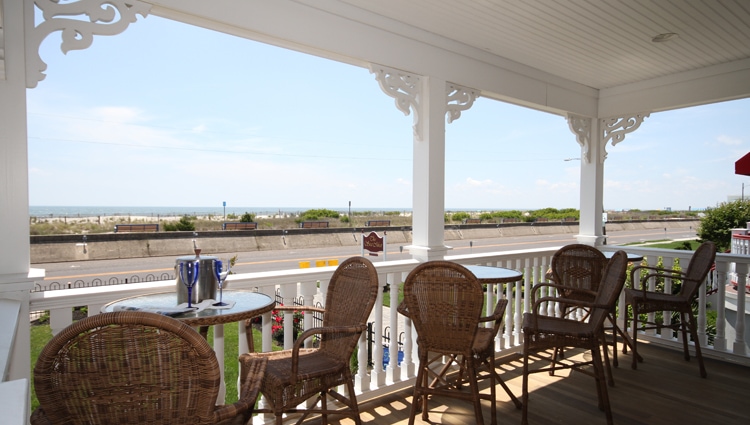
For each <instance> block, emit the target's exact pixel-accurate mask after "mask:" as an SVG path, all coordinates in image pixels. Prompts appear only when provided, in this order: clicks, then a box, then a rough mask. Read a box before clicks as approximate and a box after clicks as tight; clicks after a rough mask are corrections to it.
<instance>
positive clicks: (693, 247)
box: [625, 239, 701, 251]
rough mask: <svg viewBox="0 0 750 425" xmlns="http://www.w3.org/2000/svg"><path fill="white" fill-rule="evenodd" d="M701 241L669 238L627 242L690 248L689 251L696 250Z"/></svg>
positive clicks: (662, 246) (667, 247)
mask: <svg viewBox="0 0 750 425" xmlns="http://www.w3.org/2000/svg"><path fill="white" fill-rule="evenodd" d="M700 244H701V243H700V242H699V241H698V240H697V239H693V240H689V241H670V240H669V239H663V240H655V241H646V242H634V243H628V244H625V245H626V246H635V245H638V246H647V247H649V248H659V249H682V250H688V251H695V250H696V249H697V248H698V246H700Z"/></svg>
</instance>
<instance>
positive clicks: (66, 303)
mask: <svg viewBox="0 0 750 425" xmlns="http://www.w3.org/2000/svg"><path fill="white" fill-rule="evenodd" d="M624 248H625V249H627V251H629V252H633V253H637V254H641V255H643V256H644V257H645V259H646V261H648V263H649V264H652V265H653V264H656V262H657V261H658V257H663V263H664V265H666V266H669V265H672V264H674V263H675V261H677V260H678V259H679V262H680V264H681V265H682V267H685V266H686V265H687V264H688V262H689V260H690V256H691V255H692V251H675V250H660V249H652V248H638V247H624ZM603 249H604V250H608V251H610V250H617V249H619V247H615V246H607V247H604V248H603ZM556 250H557V248H543V249H534V250H523V251H504V252H496V253H485V254H469V255H456V256H448V257H446V260H449V261H455V262H458V263H462V264H481V265H490V266H501V267H508V268H513V269H517V270H520V271H522V272H523V279H522V280H521V281H519V282H516V283H515V284H509V285H506V287H505V288H504V291H503V294H502V295H503V296H505V297H507V298H508V299H509V308H508V309H507V311H506V317H505V330H504V332H502V333H501V334H500V335H498V338H497V341H496V348H497V351H498V353H499V354H505V353H508V352H510V351H517V350H518V347H519V345H520V344H521V343H522V331H521V318H522V315H523V312H524V311H526V310H528V309H529V301H528V300H526V299H524V298H523V297H522V296H517V295H520V294H523V293H525V292H527V291H528V290H530V288H531V286H532V285H534V284H535V283H537V282H540V281H542V280H543V278H544V274H545V272H546V270H547V268H548V267H549V263H550V259H551V257H552V254H553V253H554V252H555V251H556ZM417 264H418V263H417V261H416V260H400V261H388V262H378V263H375V266H376V268H377V270H378V275H379V278H380V284H381V290H380V291H379V292H378V299H377V302H376V304H375V307H374V309H373V313H372V316H371V321H372V322H374V323H373V328H374V329H373V330H374V335H375V336H376V343H375V344H373V353H372V362H373V364H374V365H376V367H374V368H372V369H370V370H368V369H367V368H363V367H362V368H359V371H358V372H357V375H356V378H355V379H356V382H355V385H356V388H357V390H358V392H360V393H361V395H360V396H359V399H360V400H367V399H372V398H375V397H378V396H379V395H381V394H385V393H387V392H391V391H394V390H397V389H399V388H403V387H406V386H408V385H410V384H411V382H412V380H413V378H414V377H415V375H414V373H415V369H416V367H415V362H416V359H417V357H416V344H415V340H416V335H415V334H414V332H412V327H411V326H410V322H409V321H408V320H405V319H403V318H401V319H400V318H399V315H398V314H397V312H396V309H395V303H396V302H397V301H396V294H397V291H395V290H394V291H393V294H394V295H393V299H392V304H393V307H394V308H391V309H387V308H384V307H383V302H382V300H383V290H382V287H383V285H385V284H386V282H387V283H390V284H393V288H394V289H395V288H396V286H397V284H398V283H400V282H402V281H403V280H404V278H405V276H406V275H407V274H408V273H409V272H410V271H411V270H412V269H413V268H414V267H415V266H416V265H417ZM732 267H734V269H735V270H736V271H737V272H738V274H739V276H740V278H739V279H740V280H741V282H740V284H741V285H742V284H744V283H745V281H746V279H747V273H748V269H749V268H750V257H747V256H738V255H732V254H719V255H717V264H716V272H715V273H713V275H712V277H711V279H709V285H711V287H712V288H713V289H714V290H715V293H714V294H713V295H711V297H710V300H711V301H710V302H708V300H709V298H707V296H706V294H705V292H704V291H702V292H701V296H700V299H699V301H700V314H699V317H698V325H699V331H698V333H699V338H700V339H701V344H702V346H703V347H706V348H705V350H704V355H705V356H712V357H718V358H723V359H727V360H731V361H734V362H739V363H743V364H747V365H750V356H749V355H748V350H747V347H746V342H745V340H744V329H745V320H744V317H745V315H744V314H738V315H737V320H736V321H735V323H729V324H728V325H729V326H731V327H732V328H733V330H734V334H735V335H736V338H735V340H734V341H728V339H727V337H726V335H727V332H726V327H727V323H725V322H726V315H725V310H724V308H718V309H717V308H716V307H717V306H723V305H724V304H725V301H726V297H727V285H726V283H727V282H728V281H727V273H728V271H729V270H730V268H732ZM334 270H335V266H331V267H320V268H310V269H295V270H285V271H274V272H261V273H247V274H237V275H232V276H230V278H229V282H230V283H229V287H230V288H233V289H257V290H258V291H259V292H262V293H265V294H268V295H271V296H274V295H275V294H276V290H277V288H278V289H279V293H280V294H281V296H282V297H283V298H284V302H285V304H287V305H291V304H292V302H293V300H294V299H300V298H301V299H303V300H304V303H305V304H306V305H312V303H313V298H314V297H315V296H316V295H317V296H318V297H320V296H321V295H322V294H325V292H326V288H327V283H328V280H329V279H330V277H331V275H332V273H333V271H334ZM318 282H320V287H319V288H318ZM174 285H175V283H174V281H162V282H150V283H138V284H129V285H119V286H106V287H94V288H81V289H68V290H58V291H47V292H39V293H32V294H31V301H30V304H31V305H30V311H40V310H47V311H49V312H50V324H51V327H52V331H53V333H57V332H59V331H60V330H61V329H63V328H64V327H65V326H68V325H69V324H71V323H72V321H73V315H72V310H73V307H76V306H82V305H86V306H88V309H89V314H94V313H96V312H98V311H99V310H100V308H101V306H102V305H104V304H106V303H108V302H110V301H114V300H116V299H120V298H123V297H127V296H133V295H141V294H147V293H156V292H164V291H171V290H174ZM493 286H494V285H490V288H488V291H487V294H488V297H487V298H488V299H487V304H488V306H490V307H492V306H494V302H495V299H494V298H493V297H494V295H493V294H494V293H495V291H494V288H493ZM736 297H737V311H744V309H745V293H744V292H743V291H740V292H739V293H738V294H737V295H736ZM623 307H624V296H623V297H621V299H620V308H621V309H622V308H623ZM707 308H713V309H717V324H716V334H715V337H714V339H713V344H712V345H708V344H707V342H708V334H707V332H706V314H705V313H706V309H707ZM550 313H551V314H554V312H553V311H551V312H550ZM384 316H385V317H384ZM384 319H385V320H384ZM306 320H307V319H306ZM310 320H311V319H310ZM619 321H620V322H621V323H620V325H621V326H623V323H622V322H624V320H623V319H619ZM292 322H293V321H292V320H286V321H285V325H286V326H292ZM399 323H404V324H405V326H404V327H405V328H406V329H400V327H401V325H400V324H399ZM310 325H311V323H310V321H309V320H308V321H306V323H305V326H306V327H309V326H310ZM384 327H390V335H393V336H394V338H395V337H396V336H397V335H399V333H400V332H403V333H404V336H405V338H404V359H403V361H402V362H401V364H398V362H397V361H396V359H397V353H396V352H395V351H394V352H392V353H390V354H391V361H390V362H389V364H388V366H387V367H386V368H385V369H384V370H383V368H382V367H377V365H382V364H383V362H382V360H383V344H382V343H380V341H379V340H378V339H377V338H379V336H380V335H383V330H384ZM287 330H288V332H285V336H289V337H288V338H286V341H285V345H287V346H290V345H291V343H292V340H291V335H292V332H291V329H287ZM639 338H643V339H648V340H650V341H652V342H655V343H658V344H663V345H666V346H670V347H672V348H675V349H677V350H681V345H680V344H679V341H678V340H676V339H675V338H673V337H672V336H671V335H670V334H667V333H665V334H662V335H656V334H654V333H648V334H644V335H643V336H639ZM271 342H272V336H271V313H266V314H265V315H264V316H263V317H262V347H261V349H262V350H263V351H270V349H271ZM730 345H731V347H730ZM392 347H395V344H394V345H392ZM358 352H359V364H360V365H363V364H366V363H367V341H366V340H365V336H364V335H363V336H362V338H361V339H360V346H359V351H358ZM219 354H223V353H219Z"/></svg>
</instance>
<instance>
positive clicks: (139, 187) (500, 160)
mask: <svg viewBox="0 0 750 425" xmlns="http://www.w3.org/2000/svg"><path fill="white" fill-rule="evenodd" d="M59 45H60V38H59V33H54V34H52V35H50V36H49V37H48V38H47V39H46V40H45V42H44V43H43V45H42V48H41V56H42V59H43V60H44V61H45V62H46V63H47V65H48V68H47V71H46V74H47V77H46V79H45V80H43V81H41V82H40V83H39V85H38V87H37V88H35V89H31V90H29V92H28V111H29V114H28V126H29V131H28V134H29V169H30V171H29V175H30V204H31V205H60V206H66V205H80V206H175V207H181V206H195V207H211V206H220V205H221V203H222V202H223V201H226V202H227V205H229V206H242V207H270V208H284V207H311V208H330V209H337V210H342V209H345V208H347V207H348V203H349V202H350V201H351V203H352V207H353V208H378V209H381V208H382V209H391V208H393V209H402V208H410V207H411V199H412V198H411V193H412V130H411V126H412V116H411V115H410V116H404V115H403V114H402V113H401V112H400V111H399V110H398V109H396V107H395V105H394V102H393V99H392V98H391V97H389V96H387V95H386V94H384V93H383V92H382V91H381V90H380V88H379V86H378V83H377V81H376V80H375V78H374V76H373V75H371V74H370V73H369V71H368V70H367V69H364V68H358V67H354V66H351V65H347V64H342V63H338V62H333V61H330V60H326V59H321V58H317V57H314V56H310V55H305V54H301V53H298V52H294V51H290V50H285V49H281V48H277V47H273V46H269V45H264V44H261V43H257V42H253V41H250V40H244V39H241V38H237V37H233V36H229V35H226V34H221V33H217V32H212V31H209V30H205V29H202V28H197V27H191V26H188V25H184V24H180V23H176V22H171V21H168V20H165V19H162V18H159V17H156V16H149V17H148V18H146V19H143V18H140V19H139V21H138V22H136V23H135V24H132V25H131V26H130V27H129V28H128V29H127V30H126V31H125V32H124V33H123V34H120V35H117V36H113V37H106V36H98V37H96V38H95V39H94V43H93V45H92V46H91V47H89V48H88V49H86V50H80V51H71V52H68V54H67V55H63V54H62V53H61V52H60V49H59ZM749 110H750V100H741V101H734V102H727V103H723V104H715V105H708V106H702V107H695V108H688V109H684V110H680V111H669V112H660V113H653V114H651V116H650V117H649V118H647V119H646V120H645V121H644V123H643V125H642V126H641V127H640V129H638V130H637V131H636V132H634V133H631V134H629V135H628V136H627V137H626V138H625V140H624V141H623V142H622V143H620V144H618V145H617V146H615V147H612V146H608V147H607V151H608V152H609V156H608V159H607V160H606V162H605V176H604V177H605V192H604V207H605V209H613V210H622V209H632V208H638V209H642V210H646V209H661V208H664V207H671V208H672V209H688V208H692V209H702V208H705V207H709V206H715V205H717V204H718V203H720V202H724V201H726V200H727V196H729V195H740V192H741V190H742V184H743V183H745V184H746V185H748V186H749V187H750V177H743V176H737V175H735V174H734V162H735V161H736V160H737V159H739V158H740V157H741V156H743V155H744V154H745V153H747V152H748V150H750V149H749V148H748V143H749V142H750V140H748V136H747V129H746V126H745V124H744V123H745V121H746V119H747V116H748V111H749ZM446 156H447V158H448V160H447V163H446V196H445V203H446V208H448V209H450V210H469V209H487V210H498V209H538V208H545V207H554V208H578V205H579V186H580V183H579V167H580V163H579V161H565V159H566V158H577V157H579V156H580V147H579V145H578V144H577V143H576V141H575V137H574V135H573V133H571V132H570V130H569V129H568V125H567V122H566V120H565V119H564V118H563V117H561V116H557V115H550V114H546V113H542V112H538V111H534V110H531V109H527V108H522V107H518V106H514V105H510V104H504V103H501V102H497V101H494V100H490V99H486V98H479V99H478V100H477V101H476V102H475V104H474V106H473V107H472V108H471V109H469V110H468V111H465V112H463V113H462V115H461V118H460V119H458V120H457V121H454V122H453V123H451V124H447V126H446ZM748 193H750V188H749V189H748Z"/></svg>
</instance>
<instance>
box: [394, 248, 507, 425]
mask: <svg viewBox="0 0 750 425" xmlns="http://www.w3.org/2000/svg"><path fill="white" fill-rule="evenodd" d="M483 300H484V294H483V292H482V285H481V284H480V283H479V282H478V281H477V280H476V277H475V276H474V274H472V273H471V272H470V271H469V270H467V269H466V268H465V267H463V266H462V265H460V264H456V263H452V262H448V261H429V262H426V263H423V264H420V265H419V266H417V267H416V268H414V270H412V271H411V273H409V275H408V276H407V277H406V281H405V282H404V302H403V304H402V306H401V307H400V308H399V310H400V311H401V312H402V313H404V314H405V315H407V316H408V317H409V318H410V319H411V320H412V323H414V327H415V328H416V330H417V346H418V352H419V369H418V372H417V379H416V382H415V385H414V397H413V403H412V407H411V413H410V416H409V425H412V424H413V423H414V418H415V415H416V412H417V410H418V409H419V408H420V407H421V409H422V419H423V420H425V421H427V420H428V412H429V408H428V405H427V403H428V396H430V395H442V396H447V397H454V398H459V399H464V400H469V401H471V402H472V403H473V404H474V415H475V419H476V423H477V424H480V425H481V424H484V418H483V417H482V410H481V406H480V400H481V399H485V400H489V401H490V402H491V415H492V418H491V419H492V424H493V425H494V424H496V423H497V419H496V402H495V379H496V376H497V375H496V374H495V372H494V365H495V363H494V360H495V356H494V344H492V336H493V335H494V328H487V331H483V332H482V333H481V334H480V332H479V329H480V328H479V321H480V316H481V314H482V303H483ZM504 310H505V303H503V302H501V303H500V304H499V305H498V308H496V309H495V313H498V312H500V315H499V316H498V317H497V318H496V319H494V320H496V322H495V323H496V326H497V327H499V323H498V321H499V320H502V312H501V311H504ZM492 317H495V315H493V316H492ZM489 320H493V319H489ZM443 356H448V358H449V359H450V361H449V362H447V363H446V364H445V365H442V364H441V363H442V358H443ZM453 361H456V362H457V363H458V364H459V365H460V366H461V368H460V370H459V374H458V378H457V379H456V380H455V381H453V382H451V381H449V380H448V379H447V377H446V376H445V374H446V372H447V370H448V367H449V366H450V365H451V364H452V362H453ZM485 361H487V362H488V363H487V364H488V366H489V368H490V373H489V374H488V378H489V379H490V394H489V395H484V394H481V393H480V392H479V387H478V384H477V367H478V365H479V364H481V363H483V362H485ZM431 366H437V367H438V368H439V371H437V372H435V371H434V370H433V369H432V368H431ZM464 379H466V380H468V381H469V389H470V390H469V392H466V391H462V390H461V384H462V381H463V380H464ZM501 382H502V381H501ZM503 386H504V388H505V389H506V391H508V393H509V394H511V393H510V390H509V389H508V388H507V387H506V386H505V384H504V383H503ZM511 395H512V394H511ZM515 401H516V402H517V400H515Z"/></svg>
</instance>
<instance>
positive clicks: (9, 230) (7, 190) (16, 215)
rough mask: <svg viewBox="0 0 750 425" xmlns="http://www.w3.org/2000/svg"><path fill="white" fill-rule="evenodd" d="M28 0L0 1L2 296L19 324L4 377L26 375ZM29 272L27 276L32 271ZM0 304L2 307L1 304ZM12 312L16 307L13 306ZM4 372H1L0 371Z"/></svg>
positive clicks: (29, 282)
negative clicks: (25, 40)
mask: <svg viewBox="0 0 750 425" xmlns="http://www.w3.org/2000/svg"><path fill="white" fill-rule="evenodd" d="M30 6H31V5H30V4H29V2H20V1H17V0H0V9H2V12H1V13H0V15H2V16H0V18H2V22H1V24H2V30H1V31H2V32H3V33H2V37H0V43H1V46H0V49H1V50H0V62H1V63H2V68H3V72H2V73H0V235H2V236H3V237H2V243H0V299H5V300H15V301H17V302H16V305H19V304H18V302H20V305H19V308H18V313H17V315H18V321H17V328H16V327H14V326H12V323H8V327H7V328H6V330H5V331H6V332H14V334H15V337H14V338H13V342H12V343H11V347H10V349H9V352H8V353H9V356H10V357H9V362H8V363H6V365H7V368H8V371H7V372H8V375H7V377H6V378H7V379H8V380H14V379H21V378H26V379H28V378H29V374H30V373H29V371H30V367H31V365H30V363H31V360H30V354H29V350H30V348H29V341H30V336H29V320H28V317H29V316H28V314H29V290H30V289H31V288H32V287H33V279H34V277H35V276H33V273H30V267H29V261H30V260H29V258H30V253H29V249H30V248H29V166H28V149H27V141H26V140H27V136H26V81H25V49H24V22H25V21H27V20H30V19H32V17H33V15H31V14H30V11H31V10H32V9H31V7H30ZM30 274H31V276H30ZM0 308H2V307H0ZM14 311H15V310H14ZM0 372H4V371H0Z"/></svg>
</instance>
